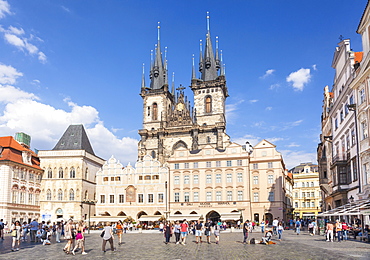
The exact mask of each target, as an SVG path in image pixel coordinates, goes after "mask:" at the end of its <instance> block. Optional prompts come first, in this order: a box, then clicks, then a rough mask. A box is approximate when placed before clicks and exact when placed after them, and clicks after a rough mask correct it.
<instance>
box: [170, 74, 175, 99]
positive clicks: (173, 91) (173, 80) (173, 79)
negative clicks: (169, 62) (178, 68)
mask: <svg viewBox="0 0 370 260" xmlns="http://www.w3.org/2000/svg"><path fill="white" fill-rule="evenodd" d="M171 93H172V95H173V96H175V72H172V89H171Z"/></svg>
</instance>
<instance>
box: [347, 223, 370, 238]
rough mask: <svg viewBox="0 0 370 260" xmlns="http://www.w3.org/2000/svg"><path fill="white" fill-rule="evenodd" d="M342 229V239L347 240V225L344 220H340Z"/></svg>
mask: <svg viewBox="0 0 370 260" xmlns="http://www.w3.org/2000/svg"><path fill="white" fill-rule="evenodd" d="M342 230H343V240H346V241H347V240H348V225H347V223H346V222H345V221H344V220H343V221H342ZM369 242H370V241H369Z"/></svg>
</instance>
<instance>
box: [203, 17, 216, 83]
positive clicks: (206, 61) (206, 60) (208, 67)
mask: <svg viewBox="0 0 370 260" xmlns="http://www.w3.org/2000/svg"><path fill="white" fill-rule="evenodd" d="M200 63H201V65H200V68H199V70H200V71H201V72H202V80H203V81H208V80H215V79H216V78H217V70H218V67H217V62H216V59H215V55H214V53H213V48H212V41H211V32H210V26H209V12H207V36H206V44H205V47H204V57H203V59H202V60H201V61H200Z"/></svg>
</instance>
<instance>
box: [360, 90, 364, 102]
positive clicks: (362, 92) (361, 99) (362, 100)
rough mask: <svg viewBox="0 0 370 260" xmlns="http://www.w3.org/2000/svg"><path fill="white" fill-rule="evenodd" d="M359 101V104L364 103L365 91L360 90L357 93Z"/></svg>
mask: <svg viewBox="0 0 370 260" xmlns="http://www.w3.org/2000/svg"><path fill="white" fill-rule="evenodd" d="M359 99H360V104H362V103H364V102H365V89H364V88H363V89H360V91H359Z"/></svg>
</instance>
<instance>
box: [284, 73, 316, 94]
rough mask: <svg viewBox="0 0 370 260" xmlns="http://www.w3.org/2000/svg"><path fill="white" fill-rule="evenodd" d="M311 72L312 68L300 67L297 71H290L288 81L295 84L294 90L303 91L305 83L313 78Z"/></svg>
mask: <svg viewBox="0 0 370 260" xmlns="http://www.w3.org/2000/svg"><path fill="white" fill-rule="evenodd" d="M310 72H311V70H310V69H303V68H302V69H299V70H297V71H295V72H292V73H290V74H289V76H288V77H287V78H286V81H287V82H291V83H292V84H293V88H294V90H300V91H303V89H304V87H305V85H306V84H307V83H308V82H309V81H310V79H311V74H310Z"/></svg>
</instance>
